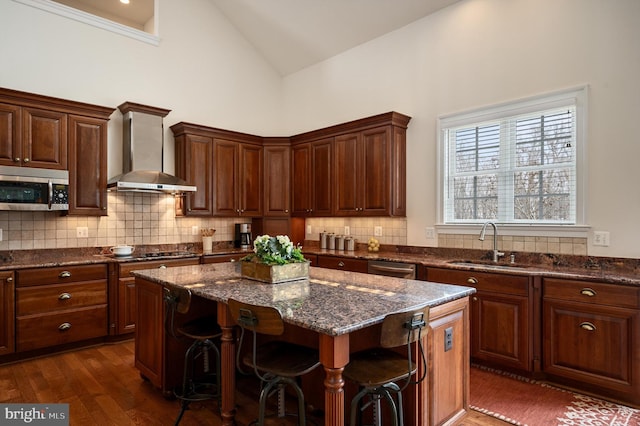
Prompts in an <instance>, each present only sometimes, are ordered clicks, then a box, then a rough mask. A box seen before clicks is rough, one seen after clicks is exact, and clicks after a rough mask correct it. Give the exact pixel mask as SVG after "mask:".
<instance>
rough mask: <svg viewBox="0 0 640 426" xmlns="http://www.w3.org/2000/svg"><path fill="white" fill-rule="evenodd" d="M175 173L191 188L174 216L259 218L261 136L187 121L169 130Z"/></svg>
mask: <svg viewBox="0 0 640 426" xmlns="http://www.w3.org/2000/svg"><path fill="white" fill-rule="evenodd" d="M171 131H172V132H173V134H174V136H175V141H176V175H177V176H178V177H180V178H182V179H184V180H186V181H187V182H188V183H189V184H190V185H195V186H196V188H197V191H196V192H195V193H192V194H188V195H186V198H185V199H184V202H183V203H182V206H178V210H177V211H178V212H179V213H180V211H181V213H182V214H186V215H191V216H220V217H236V216H245V217H258V216H262V204H263V201H262V193H263V192H262V182H263V181H262V175H263V158H262V157H263V154H262V150H263V148H262V138H260V137H258V136H253V135H248V134H244V133H238V132H232V131H228V130H222V129H216V128H212V127H206V126H200V125H195V124H189V123H182V122H181V123H177V124H174V125H173V126H171Z"/></svg>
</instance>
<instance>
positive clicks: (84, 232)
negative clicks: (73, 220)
mask: <svg viewBox="0 0 640 426" xmlns="http://www.w3.org/2000/svg"><path fill="white" fill-rule="evenodd" d="M76 237H78V238H89V228H87V227H86V226H78V227H76Z"/></svg>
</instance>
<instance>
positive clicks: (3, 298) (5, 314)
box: [0, 271, 15, 355]
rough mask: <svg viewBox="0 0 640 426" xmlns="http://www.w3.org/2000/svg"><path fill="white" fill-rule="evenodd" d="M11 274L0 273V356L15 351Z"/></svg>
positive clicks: (6, 272)
mask: <svg viewBox="0 0 640 426" xmlns="http://www.w3.org/2000/svg"><path fill="white" fill-rule="evenodd" d="M14 289H15V285H14V281H13V272H8V271H4V272H0V320H1V321H0V355H6V354H10V353H13V352H14V351H15V327H14V325H15V302H14V297H15V296H14Z"/></svg>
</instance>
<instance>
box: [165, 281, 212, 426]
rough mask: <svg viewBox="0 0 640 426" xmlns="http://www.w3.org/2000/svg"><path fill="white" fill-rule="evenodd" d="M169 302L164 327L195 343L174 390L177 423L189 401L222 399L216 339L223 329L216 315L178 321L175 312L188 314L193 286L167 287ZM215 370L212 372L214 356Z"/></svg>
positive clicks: (177, 336) (185, 356)
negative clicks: (198, 370) (199, 372)
mask: <svg viewBox="0 0 640 426" xmlns="http://www.w3.org/2000/svg"><path fill="white" fill-rule="evenodd" d="M164 300H165V304H166V310H167V312H166V315H165V321H166V323H165V326H166V327H165V328H166V329H167V331H168V332H169V334H170V335H171V336H173V337H174V338H176V339H183V338H188V339H192V340H193V343H192V344H191V345H190V346H189V348H188V349H187V351H186V352H185V355H184V371H183V375H182V386H180V387H179V388H176V389H174V391H173V393H174V395H175V396H176V398H177V399H179V400H180V413H179V414H178V417H177V418H176V421H175V423H174V424H175V425H176V426H177V425H178V424H179V423H180V421H181V420H182V416H183V415H184V412H185V411H186V410H187V408H188V407H189V404H190V403H192V402H196V401H205V400H209V399H215V400H217V401H218V404H219V403H220V351H219V350H218V348H217V346H216V344H215V343H214V340H216V339H218V338H220V336H221V335H222V331H221V329H220V326H219V325H218V322H217V318H216V317H215V316H207V317H204V318H197V319H194V320H191V321H188V322H186V323H184V324H182V325H178V326H177V325H176V324H175V314H176V312H178V313H179V314H186V313H187V312H189V308H190V306H191V290H189V289H186V288H179V287H172V288H167V287H165V288H164ZM211 352H212V353H213V358H214V359H213V364H214V369H215V372H214V373H211V359H210V358H211V357H210V353H211ZM200 357H202V370H203V373H204V374H203V375H202V377H195V374H194V370H195V364H196V361H197V359H198V358H200Z"/></svg>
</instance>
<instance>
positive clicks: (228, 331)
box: [218, 302, 236, 426]
mask: <svg viewBox="0 0 640 426" xmlns="http://www.w3.org/2000/svg"><path fill="white" fill-rule="evenodd" d="M218 324H220V328H222V337H221V338H220V341H221V348H220V358H221V359H220V371H221V373H220V375H221V376H222V377H221V378H220V387H221V388H222V389H221V393H222V398H221V400H222V401H221V405H222V406H221V407H220V416H221V417H222V425H223V426H233V425H235V416H236V401H235V392H236V374H235V372H236V364H235V359H236V344H235V339H234V336H233V327H234V325H235V323H234V322H233V320H232V319H231V317H230V316H229V310H228V309H227V304H226V303H222V302H218Z"/></svg>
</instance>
